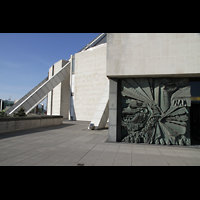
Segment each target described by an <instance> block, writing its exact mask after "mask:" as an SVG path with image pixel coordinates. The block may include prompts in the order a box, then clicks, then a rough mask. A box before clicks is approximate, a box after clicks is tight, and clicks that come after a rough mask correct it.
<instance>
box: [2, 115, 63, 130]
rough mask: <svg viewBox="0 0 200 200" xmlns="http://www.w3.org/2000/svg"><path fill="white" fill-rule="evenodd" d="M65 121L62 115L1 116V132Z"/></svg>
mask: <svg viewBox="0 0 200 200" xmlns="http://www.w3.org/2000/svg"><path fill="white" fill-rule="evenodd" d="M62 123H63V117H62V116H41V117H24V118H23V117H20V118H16V117H9V118H0V133H5V132H11V131H19V130H25V129H32V128H39V127H45V126H54V125H59V124H62Z"/></svg>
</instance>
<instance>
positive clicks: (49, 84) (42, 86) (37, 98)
mask: <svg viewBox="0 0 200 200" xmlns="http://www.w3.org/2000/svg"><path fill="white" fill-rule="evenodd" d="M70 63H71V62H68V63H67V64H66V65H64V66H63V67H62V68H61V69H60V70H59V71H58V72H57V73H56V74H55V75H54V76H52V77H51V78H50V79H48V77H47V78H45V79H44V80H43V81H42V82H41V83H39V84H38V85H37V86H36V87H35V88H33V89H32V90H31V91H30V92H29V93H27V94H26V95H25V96H24V97H22V98H21V99H20V100H19V101H18V102H17V103H16V104H14V105H13V106H12V107H11V108H9V109H8V110H7V111H6V114H12V113H14V112H16V111H18V110H19V109H20V107H21V106H23V108H24V109H25V113H26V114H28V113H29V112H30V111H31V110H32V109H33V108H35V107H36V106H37V105H38V104H39V103H40V102H42V101H43V100H44V99H45V98H46V97H47V94H48V93H49V92H50V91H51V90H53V88H54V87H56V86H57V85H58V84H59V83H61V82H62V81H63V80H65V79H66V78H67V77H68V78H69V67H70Z"/></svg>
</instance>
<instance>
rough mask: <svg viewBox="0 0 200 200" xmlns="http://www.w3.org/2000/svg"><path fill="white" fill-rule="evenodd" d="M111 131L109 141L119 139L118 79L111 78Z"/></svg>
mask: <svg viewBox="0 0 200 200" xmlns="http://www.w3.org/2000/svg"><path fill="white" fill-rule="evenodd" d="M109 81H110V86H109V131H108V141H109V142H116V141H117V80H115V79H109Z"/></svg>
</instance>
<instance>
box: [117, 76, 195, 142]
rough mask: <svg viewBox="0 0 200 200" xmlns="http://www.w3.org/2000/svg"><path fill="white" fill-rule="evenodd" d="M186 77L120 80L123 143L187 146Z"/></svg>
mask: <svg viewBox="0 0 200 200" xmlns="http://www.w3.org/2000/svg"><path fill="white" fill-rule="evenodd" d="M190 90H191V89H190V86H189V81H188V79H178V78H157V79H156V78H155V79H152V78H137V79H123V80H122V92H121V94H122V121H121V123H122V127H123V132H125V137H124V138H123V139H122V141H123V142H131V143H133V142H135V143H149V144H167V145H170V144H177V145H190V144H191V142H190V134H189V128H188V115H189V111H188V107H190V106H191V92H190Z"/></svg>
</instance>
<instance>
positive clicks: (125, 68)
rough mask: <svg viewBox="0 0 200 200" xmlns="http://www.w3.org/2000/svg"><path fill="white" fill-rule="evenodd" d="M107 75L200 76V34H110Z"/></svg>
mask: <svg viewBox="0 0 200 200" xmlns="http://www.w3.org/2000/svg"><path fill="white" fill-rule="evenodd" d="M106 74H107V76H108V77H125V76H126V77H129V76H131V77H140V76H143V77H144V76H154V77H155V76H174V77H192V76H196V77H197V76H198V77H200V34H199V33H108V34H107V72H106Z"/></svg>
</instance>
